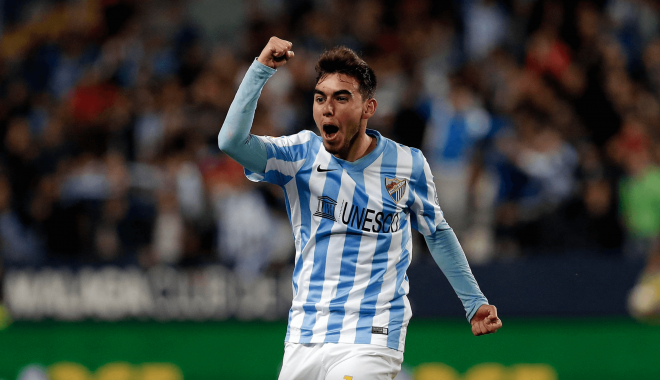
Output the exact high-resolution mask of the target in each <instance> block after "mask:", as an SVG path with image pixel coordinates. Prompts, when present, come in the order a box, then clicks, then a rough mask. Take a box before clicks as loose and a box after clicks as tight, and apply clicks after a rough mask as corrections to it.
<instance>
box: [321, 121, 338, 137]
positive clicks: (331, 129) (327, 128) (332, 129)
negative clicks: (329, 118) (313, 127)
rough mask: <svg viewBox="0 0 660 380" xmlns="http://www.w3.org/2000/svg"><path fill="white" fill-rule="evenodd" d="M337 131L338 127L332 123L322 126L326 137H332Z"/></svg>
mask: <svg viewBox="0 0 660 380" xmlns="http://www.w3.org/2000/svg"><path fill="white" fill-rule="evenodd" d="M338 131H339V127H338V126H336V125H333V124H325V125H324V126H323V132H324V133H325V135H326V137H328V138H332V137H334V135H335V133H337V132H338Z"/></svg>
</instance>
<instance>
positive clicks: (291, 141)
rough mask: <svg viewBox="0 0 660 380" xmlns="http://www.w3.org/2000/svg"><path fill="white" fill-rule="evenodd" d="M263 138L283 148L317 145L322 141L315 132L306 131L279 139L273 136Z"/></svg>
mask: <svg viewBox="0 0 660 380" xmlns="http://www.w3.org/2000/svg"><path fill="white" fill-rule="evenodd" d="M262 137H263V138H264V139H266V140H268V141H269V142H271V143H273V144H275V145H277V146H281V147H286V146H295V145H306V144H314V143H317V142H318V140H319V139H320V137H319V136H317V135H316V134H315V133H314V132H312V131H309V130H306V129H305V130H302V131H300V132H298V133H296V134H293V135H285V136H279V137H272V136H262Z"/></svg>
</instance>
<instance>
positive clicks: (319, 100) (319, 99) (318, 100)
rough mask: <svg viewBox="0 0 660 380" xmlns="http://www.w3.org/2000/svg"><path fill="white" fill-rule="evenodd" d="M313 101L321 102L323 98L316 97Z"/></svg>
mask: <svg viewBox="0 0 660 380" xmlns="http://www.w3.org/2000/svg"><path fill="white" fill-rule="evenodd" d="M314 101H315V102H317V103H321V102H323V98H316V99H314Z"/></svg>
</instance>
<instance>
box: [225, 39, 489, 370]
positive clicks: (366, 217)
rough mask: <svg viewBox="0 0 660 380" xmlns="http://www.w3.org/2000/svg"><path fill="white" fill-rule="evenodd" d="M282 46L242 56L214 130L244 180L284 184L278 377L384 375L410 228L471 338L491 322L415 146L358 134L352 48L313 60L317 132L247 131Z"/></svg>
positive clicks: (402, 321)
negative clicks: (283, 320)
mask: <svg viewBox="0 0 660 380" xmlns="http://www.w3.org/2000/svg"><path fill="white" fill-rule="evenodd" d="M291 49H292V44H291V43H290V42H288V41H284V40H281V39H279V38H277V37H272V38H271V39H270V41H269V42H268V44H267V45H266V47H265V48H264V50H263V51H262V52H261V54H260V55H259V57H258V58H257V60H256V61H255V62H253V63H252V65H251V66H250V68H249V70H248V72H247V73H246V75H245V78H244V79H243V82H242V83H241V85H240V87H239V89H238V92H237V94H236V97H235V98H234V101H233V103H232V105H231V107H230V109H229V112H228V114H227V118H226V119H225V122H224V124H223V126H222V129H221V130H220V134H219V135H218V144H219V147H220V149H221V150H222V151H224V152H225V153H226V154H227V155H229V156H230V157H232V158H233V159H235V160H236V161H238V162H239V163H240V164H241V165H243V166H244V167H245V169H246V170H245V171H246V175H247V177H248V178H249V179H250V180H253V181H267V182H270V183H274V184H277V185H279V186H281V187H282V188H283V189H284V193H285V199H286V206H287V213H288V215H289V220H290V221H291V226H292V228H293V237H294V240H295V246H296V257H295V268H294V271H293V304H292V306H291V310H290V312H289V324H288V328H287V333H286V338H285V341H286V344H285V353H284V364H283V366H282V371H281V372H280V377H279V378H280V380H296V379H300V380H324V379H338V380H343V379H349V380H351V379H355V380H363V379H364V380H367V379H369V380H371V379H392V378H394V377H395V376H396V374H397V373H398V372H399V371H400V369H401V363H402V362H403V349H404V342H405V336H406V330H407V326H408V321H409V320H410V317H411V316H412V311H411V309H410V304H409V302H408V298H407V297H406V295H407V294H408V277H407V276H406V269H407V268H408V265H409V264H410V261H411V254H412V239H411V227H412V228H414V229H416V230H418V231H419V232H421V233H422V234H423V235H424V236H425V238H426V242H427V244H428V247H429V250H430V251H431V254H432V255H433V258H434V259H435V261H436V262H437V263H438V265H439V266H440V268H441V269H442V271H443V273H444V274H445V276H446V277H447V278H448V280H449V282H450V283H451V285H452V287H453V288H454V290H455V291H456V294H457V295H458V296H459V298H460V299H461V301H462V302H463V306H464V307H465V311H466V313H467V318H468V320H469V321H470V323H471V324H472V333H473V334H474V335H482V334H489V333H492V332H495V331H497V329H499V328H500V327H502V322H501V321H500V320H499V318H498V317H497V310H496V308H495V306H492V305H488V301H487V300H486V298H485V297H484V295H483V294H482V293H481V291H480V290H479V287H478V286H477V283H476V281H475V279H474V277H473V276H472V272H471V271H470V268H469V266H468V263H467V260H466V259H465V255H464V254H463V250H462V249H461V246H460V244H459V243H458V240H457V239H456V235H455V234H454V232H453V231H452V229H451V228H450V227H449V225H448V224H447V222H446V221H445V220H444V218H443V216H442V211H441V210H440V207H439V205H438V204H437V197H436V192H435V191H436V190H435V186H434V184H433V176H432V174H431V171H430V169H429V165H428V163H427V162H426V159H425V158H424V156H423V155H422V153H421V152H420V151H419V150H417V149H412V148H409V147H406V146H403V145H400V144H397V143H395V142H394V141H392V140H389V139H387V138H385V137H382V136H381V135H380V134H379V133H378V132H376V131H374V130H370V129H367V122H368V121H369V118H371V117H372V116H373V115H374V113H375V112H376V108H377V105H378V103H377V102H376V99H375V98H374V91H375V89H376V76H375V75H374V72H373V70H371V68H369V66H368V65H367V64H366V62H364V61H363V60H362V59H360V58H359V57H358V56H357V55H356V54H355V53H354V52H353V51H352V50H350V49H348V48H345V47H338V48H334V49H332V50H330V51H327V52H325V53H323V54H322V55H321V57H320V58H319V61H318V62H317V64H316V72H317V74H318V77H317V81H316V88H315V90H314V105H313V114H314V121H315V122H316V126H317V127H318V129H319V133H320V135H321V136H320V137H319V136H318V135H316V134H314V133H313V132H310V131H302V132H300V133H298V134H295V135H292V136H282V137H266V136H254V135H251V134H250V128H251V125H252V120H253V118H254V112H255V109H256V106H257V100H258V98H259V95H260V93H261V89H262V88H263V86H264V84H265V83H266V81H267V80H268V78H270V76H272V75H273V74H274V73H275V71H276V69H277V68H279V67H281V66H283V65H285V64H286V62H287V61H288V60H289V59H291V58H293V56H294V53H293V51H292V50H291Z"/></svg>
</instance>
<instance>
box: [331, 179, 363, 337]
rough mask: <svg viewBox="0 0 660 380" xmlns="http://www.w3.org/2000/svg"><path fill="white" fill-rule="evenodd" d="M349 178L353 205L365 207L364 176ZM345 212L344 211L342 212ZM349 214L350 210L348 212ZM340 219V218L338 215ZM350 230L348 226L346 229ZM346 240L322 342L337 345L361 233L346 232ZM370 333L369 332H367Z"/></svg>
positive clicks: (352, 283)
mask: <svg viewBox="0 0 660 380" xmlns="http://www.w3.org/2000/svg"><path fill="white" fill-rule="evenodd" d="M351 178H352V179H353V181H355V192H354V193H353V203H352V204H354V205H360V206H361V207H362V206H364V207H365V208H366V207H367V202H368V200H369V199H368V198H367V197H366V196H365V195H366V192H363V196H360V194H359V191H358V190H359V189H362V190H364V175H363V173H362V172H351ZM344 212H346V210H344ZM348 212H349V213H350V210H349V211H348ZM340 217H342V216H341V215H340ZM346 228H347V229H348V228H351V227H350V226H347V227H346ZM346 235H347V236H346V239H345V240H344V249H343V252H342V259H341V268H340V270H339V284H337V293H336V295H335V298H334V299H333V300H331V301H330V317H329V318H328V329H327V333H326V335H325V340H324V342H326V343H337V342H339V338H340V333H341V329H342V327H343V325H344V316H345V315H346V310H345V309H344V306H345V305H346V302H347V301H348V296H349V295H350V292H351V289H353V285H354V282H355V270H356V264H357V258H358V254H359V253H360V242H361V240H362V232H361V231H359V230H356V231H350V233H349V231H348V230H347V231H346ZM369 333H371V330H369Z"/></svg>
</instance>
